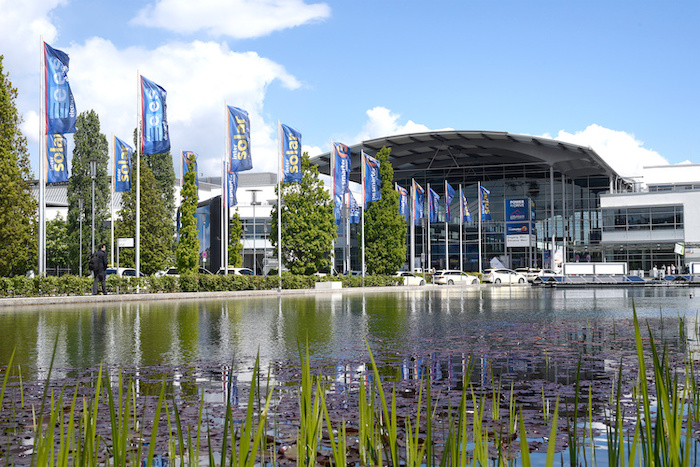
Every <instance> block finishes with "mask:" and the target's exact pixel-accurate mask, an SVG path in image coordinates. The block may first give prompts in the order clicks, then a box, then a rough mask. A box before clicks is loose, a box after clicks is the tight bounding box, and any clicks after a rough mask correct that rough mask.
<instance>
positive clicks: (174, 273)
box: [156, 267, 211, 277]
mask: <svg viewBox="0 0 700 467" xmlns="http://www.w3.org/2000/svg"><path fill="white" fill-rule="evenodd" d="M198 272H199V273H200V274H211V271H209V270H208V269H206V268H199V269H198ZM163 276H170V277H180V272H179V271H178V270H177V268H176V267H172V268H168V269H165V270H163V271H158V272H157V273H156V277H163Z"/></svg>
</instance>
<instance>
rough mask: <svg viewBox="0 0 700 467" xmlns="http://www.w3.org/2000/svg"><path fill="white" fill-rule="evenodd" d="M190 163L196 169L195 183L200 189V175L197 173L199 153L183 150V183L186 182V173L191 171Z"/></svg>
mask: <svg viewBox="0 0 700 467" xmlns="http://www.w3.org/2000/svg"><path fill="white" fill-rule="evenodd" d="M190 164H192V170H194V184H195V185H197V189H198V190H199V175H198V174H197V154H195V153H194V152H192V151H182V183H183V184H184V183H185V174H186V173H187V172H189V171H190Z"/></svg>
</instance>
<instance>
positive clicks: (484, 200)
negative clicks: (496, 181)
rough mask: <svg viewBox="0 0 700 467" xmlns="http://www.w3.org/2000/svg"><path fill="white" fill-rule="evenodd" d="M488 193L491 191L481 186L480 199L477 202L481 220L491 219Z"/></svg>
mask: <svg viewBox="0 0 700 467" xmlns="http://www.w3.org/2000/svg"><path fill="white" fill-rule="evenodd" d="M489 194H491V192H490V191H489V190H487V189H486V188H484V187H483V186H482V187H481V192H480V193H479V198H480V201H481V202H480V203H479V204H481V220H482V221H490V220H491V205H490V204H489Z"/></svg>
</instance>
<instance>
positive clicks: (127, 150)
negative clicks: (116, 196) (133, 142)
mask: <svg viewBox="0 0 700 467" xmlns="http://www.w3.org/2000/svg"><path fill="white" fill-rule="evenodd" d="M133 154H134V150H133V148H131V146H129V145H128V144H126V143H125V142H124V141H122V140H120V139H119V138H117V137H116V136H115V137H114V182H115V183H114V191H117V192H123V191H131V179H132V178H133V177H132V175H131V167H132V163H133Z"/></svg>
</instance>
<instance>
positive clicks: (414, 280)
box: [394, 271, 425, 285]
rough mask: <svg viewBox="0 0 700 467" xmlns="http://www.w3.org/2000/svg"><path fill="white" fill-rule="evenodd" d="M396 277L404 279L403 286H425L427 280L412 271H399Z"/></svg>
mask: <svg viewBox="0 0 700 467" xmlns="http://www.w3.org/2000/svg"><path fill="white" fill-rule="evenodd" d="M394 276H396V277H403V285H425V279H424V278H423V277H421V276H417V275H415V274H414V273H412V272H410V271H399V272H397V273H396V274H394Z"/></svg>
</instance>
